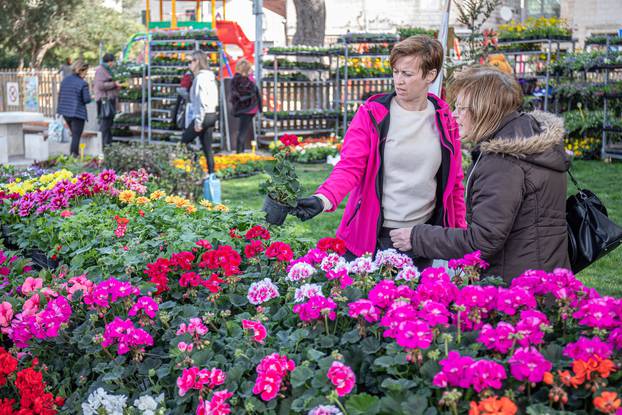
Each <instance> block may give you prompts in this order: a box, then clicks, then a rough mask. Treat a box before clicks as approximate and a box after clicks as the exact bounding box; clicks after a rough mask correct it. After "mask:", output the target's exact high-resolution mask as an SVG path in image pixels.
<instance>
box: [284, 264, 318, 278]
mask: <svg viewBox="0 0 622 415" xmlns="http://www.w3.org/2000/svg"><path fill="white" fill-rule="evenodd" d="M313 274H315V268H314V267H313V266H312V265H311V264H308V263H306V262H298V263H296V264H294V265H293V266H292V267H290V269H289V271H288V272H287V277H286V279H287V280H288V281H291V282H298V281H303V280H306V279H307V278H310V277H311V276H312V275H313Z"/></svg>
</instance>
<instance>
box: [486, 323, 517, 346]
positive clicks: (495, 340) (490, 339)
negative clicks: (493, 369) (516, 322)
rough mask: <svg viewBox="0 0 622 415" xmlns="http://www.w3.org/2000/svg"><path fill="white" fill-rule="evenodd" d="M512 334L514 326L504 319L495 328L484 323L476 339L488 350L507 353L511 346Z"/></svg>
mask: <svg viewBox="0 0 622 415" xmlns="http://www.w3.org/2000/svg"><path fill="white" fill-rule="evenodd" d="M513 334H514V327H513V326H512V325H511V324H509V323H506V322H504V321H502V322H500V323H499V324H497V327H496V328H493V327H492V326H491V325H490V324H485V325H484V327H482V331H481V332H480V334H479V337H478V339H477V341H479V342H481V343H482V344H483V345H484V346H486V347H487V348H489V349H490V350H495V351H497V352H499V353H507V352H508V350H510V349H511V348H512V343H513V339H512V337H511V336H512V335H513Z"/></svg>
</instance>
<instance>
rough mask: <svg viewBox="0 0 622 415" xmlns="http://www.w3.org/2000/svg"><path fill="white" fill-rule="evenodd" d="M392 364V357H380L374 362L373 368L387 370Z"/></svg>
mask: <svg viewBox="0 0 622 415" xmlns="http://www.w3.org/2000/svg"><path fill="white" fill-rule="evenodd" d="M393 364H394V360H393V357H392V356H380V357H378V358H377V359H376V360H374V366H379V367H384V368H389V367H392V366H393Z"/></svg>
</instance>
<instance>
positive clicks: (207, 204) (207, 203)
mask: <svg viewBox="0 0 622 415" xmlns="http://www.w3.org/2000/svg"><path fill="white" fill-rule="evenodd" d="M199 205H201V206H203V207H204V208H207V209H210V210H211V209H212V202H210V201H209V200H207V199H203V200H201V201H200V202H199Z"/></svg>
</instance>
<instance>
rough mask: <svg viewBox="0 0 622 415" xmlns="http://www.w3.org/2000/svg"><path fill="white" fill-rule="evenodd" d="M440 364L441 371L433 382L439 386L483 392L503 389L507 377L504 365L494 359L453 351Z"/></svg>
mask: <svg viewBox="0 0 622 415" xmlns="http://www.w3.org/2000/svg"><path fill="white" fill-rule="evenodd" d="M439 364H440V365H441V371H440V372H438V373H437V374H436V376H434V379H433V380H432V383H433V384H434V385H436V386H438V387H441V388H446V387H448V386H451V387H458V388H465V389H466V388H470V387H471V386H472V387H473V389H475V391H477V392H481V391H482V390H484V389H487V388H492V389H501V386H502V383H503V380H504V379H506V378H507V375H506V373H505V368H504V367H503V365H501V364H499V363H496V362H494V361H492V360H485V359H480V360H475V359H473V358H472V357H470V356H460V353H458V352H456V351H451V352H449V354H448V355H447V357H446V358H445V359H442V360H441V361H440V362H439Z"/></svg>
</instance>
